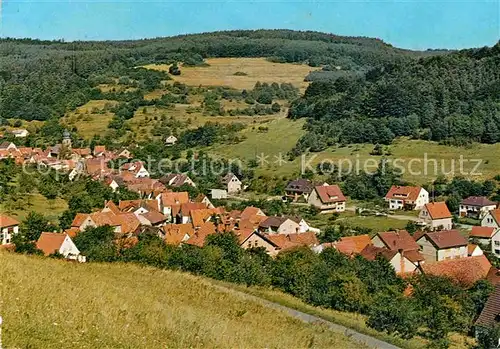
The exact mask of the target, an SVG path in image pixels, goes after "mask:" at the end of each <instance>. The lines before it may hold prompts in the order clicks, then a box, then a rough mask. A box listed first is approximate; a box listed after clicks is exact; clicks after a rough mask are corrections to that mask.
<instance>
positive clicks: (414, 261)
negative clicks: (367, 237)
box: [360, 245, 421, 274]
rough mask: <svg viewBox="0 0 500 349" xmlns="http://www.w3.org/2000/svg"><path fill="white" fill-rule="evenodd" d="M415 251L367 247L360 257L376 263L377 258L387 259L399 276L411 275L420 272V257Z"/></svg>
mask: <svg viewBox="0 0 500 349" xmlns="http://www.w3.org/2000/svg"><path fill="white" fill-rule="evenodd" d="M413 252H414V251H408V252H405V251H403V250H399V251H397V250H390V249H388V248H386V247H377V246H374V245H367V246H366V247H365V248H364V249H363V251H361V252H360V255H361V256H362V257H363V258H365V259H367V260H369V261H374V260H375V259H376V258H377V257H379V256H380V257H382V258H384V259H386V260H387V261H388V262H389V263H390V264H391V265H392V267H393V268H394V270H395V271H396V273H397V274H409V273H415V272H419V268H418V266H419V263H420V262H421V261H420V260H419V259H420V258H419V256H418V255H416V254H414V253H413Z"/></svg>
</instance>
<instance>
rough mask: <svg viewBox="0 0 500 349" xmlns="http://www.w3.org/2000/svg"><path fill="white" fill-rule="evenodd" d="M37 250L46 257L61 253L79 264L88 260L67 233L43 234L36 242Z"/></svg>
mask: <svg viewBox="0 0 500 349" xmlns="http://www.w3.org/2000/svg"><path fill="white" fill-rule="evenodd" d="M36 248H37V249H39V250H41V251H42V252H43V254H44V255H46V256H49V255H51V254H54V253H59V254H61V255H62V256H64V258H66V259H70V260H75V261H78V262H85V260H86V258H85V256H82V255H81V254H80V251H79V250H78V248H77V247H76V245H75V243H74V242H73V240H71V238H70V237H69V236H68V235H67V234H65V233H42V234H41V235H40V237H39V238H38V241H37V242H36Z"/></svg>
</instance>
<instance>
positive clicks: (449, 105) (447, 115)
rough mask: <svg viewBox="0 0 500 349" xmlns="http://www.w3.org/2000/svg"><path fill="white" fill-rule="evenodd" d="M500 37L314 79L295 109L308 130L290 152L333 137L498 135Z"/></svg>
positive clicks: (465, 138) (377, 139)
mask: <svg viewBox="0 0 500 349" xmlns="http://www.w3.org/2000/svg"><path fill="white" fill-rule="evenodd" d="M499 66H500V43H497V44H496V45H495V46H493V47H491V48H483V49H478V50H464V51H459V52H456V53H450V54H448V55H440V56H436V57H427V58H421V59H419V60H414V61H411V62H405V63H398V62H392V63H389V64H386V65H384V66H381V67H377V68H375V69H372V70H370V71H369V72H367V73H366V75H365V77H364V78H349V77H339V78H338V79H336V80H335V81H317V82H313V83H312V84H311V85H310V86H309V87H308V89H307V91H306V93H305V95H304V97H303V98H301V99H298V100H296V101H295V102H294V103H293V105H292V106H291V108H290V112H289V117H290V118H292V119H297V118H302V117H308V118H309V122H308V124H307V129H308V131H309V134H308V135H306V136H304V137H303V138H302V139H301V140H300V141H299V143H298V144H297V147H296V149H295V150H294V151H293V154H292V155H297V154H300V153H301V152H304V151H306V150H308V149H310V150H312V151H317V150H321V149H324V148H325V147H327V146H329V145H331V144H335V143H380V144H389V143H390V142H392V140H393V139H394V138H395V137H399V136H410V137H414V138H422V139H428V140H434V141H441V142H447V143H452V144H464V143H468V142H472V141H475V142H484V143H496V142H498V141H500V107H499V103H498V102H499V100H500V70H499V69H498V67H499Z"/></svg>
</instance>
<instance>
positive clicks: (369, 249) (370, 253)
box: [360, 245, 399, 261]
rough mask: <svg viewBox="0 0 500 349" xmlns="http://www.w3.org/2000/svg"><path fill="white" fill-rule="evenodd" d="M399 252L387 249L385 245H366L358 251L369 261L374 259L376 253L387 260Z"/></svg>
mask: <svg viewBox="0 0 500 349" xmlns="http://www.w3.org/2000/svg"><path fill="white" fill-rule="evenodd" d="M398 253H399V252H398V251H395V250H389V249H388V248H385V247H377V246H374V245H367V246H366V247H365V248H364V249H363V250H362V251H361V253H360V255H361V256H363V257H364V258H365V259H367V260H369V261H374V260H375V259H376V258H377V256H378V255H381V256H382V257H384V258H385V259H387V260H388V261H390V260H391V259H393V258H394V256H395V255H397V254H398Z"/></svg>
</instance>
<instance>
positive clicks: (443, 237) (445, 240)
mask: <svg viewBox="0 0 500 349" xmlns="http://www.w3.org/2000/svg"><path fill="white" fill-rule="evenodd" d="M423 236H426V237H427V239H428V240H429V241H430V242H431V243H432V244H433V245H434V246H435V247H436V248H438V249H445V248H451V247H457V246H467V244H468V242H467V239H466V238H465V237H463V236H462V234H460V232H459V231H458V230H455V229H453V230H441V231H435V232H429V233H425V234H424V235H423ZM419 240H420V239H419Z"/></svg>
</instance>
